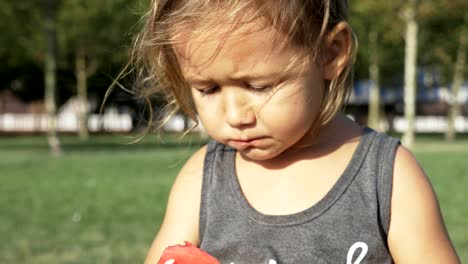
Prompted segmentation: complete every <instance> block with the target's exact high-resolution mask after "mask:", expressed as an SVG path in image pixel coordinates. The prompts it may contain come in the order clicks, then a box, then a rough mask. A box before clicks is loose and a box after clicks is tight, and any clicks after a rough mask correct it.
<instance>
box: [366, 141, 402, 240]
mask: <svg viewBox="0 0 468 264" xmlns="http://www.w3.org/2000/svg"><path fill="white" fill-rule="evenodd" d="M399 145H400V140H399V139H397V138H394V137H390V136H388V135H386V134H383V133H377V135H376V138H375V140H374V142H373V146H372V147H371V149H370V154H371V156H373V157H375V163H376V167H377V179H376V180H377V186H376V187H377V199H378V205H379V220H380V224H381V225H382V229H383V230H382V231H383V232H384V234H385V235H386V236H388V229H389V226H390V214H391V198H392V187H393V167H394V164H395V156H396V151H397V149H398V146H399Z"/></svg>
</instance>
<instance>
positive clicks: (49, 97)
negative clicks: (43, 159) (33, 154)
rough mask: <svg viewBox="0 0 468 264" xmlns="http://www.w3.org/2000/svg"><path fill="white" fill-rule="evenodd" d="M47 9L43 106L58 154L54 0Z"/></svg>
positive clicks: (50, 141) (51, 144)
mask: <svg viewBox="0 0 468 264" xmlns="http://www.w3.org/2000/svg"><path fill="white" fill-rule="evenodd" d="M46 8H47V10H45V13H46V16H45V40H46V56H45V65H44V66H45V71H44V75H45V76H44V81H45V106H46V110H47V114H48V116H49V124H48V127H47V139H48V144H49V147H50V151H51V153H52V155H54V156H59V155H61V154H62V149H61V147H60V141H59V138H58V136H57V114H56V109H57V107H56V103H55V90H56V50H55V49H56V39H57V32H56V26H55V22H56V21H55V20H56V19H55V18H56V16H55V11H56V4H55V1H54V0H48V1H47V6H46Z"/></svg>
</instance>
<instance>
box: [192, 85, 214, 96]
mask: <svg viewBox="0 0 468 264" xmlns="http://www.w3.org/2000/svg"><path fill="white" fill-rule="evenodd" d="M195 90H197V91H198V92H199V93H200V95H201V96H208V95H212V94H214V93H216V92H218V91H219V86H213V87H209V88H195Z"/></svg>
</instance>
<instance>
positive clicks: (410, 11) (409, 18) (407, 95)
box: [402, 0, 418, 148]
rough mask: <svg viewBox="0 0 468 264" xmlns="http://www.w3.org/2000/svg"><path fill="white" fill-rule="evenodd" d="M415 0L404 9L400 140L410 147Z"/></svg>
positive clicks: (413, 79) (412, 137)
mask: <svg viewBox="0 0 468 264" xmlns="http://www.w3.org/2000/svg"><path fill="white" fill-rule="evenodd" d="M415 9H416V0H410V1H409V3H408V5H407V6H406V10H405V14H404V16H405V21H406V36H405V88H404V89H405V91H404V103H405V119H406V122H407V127H406V131H405V133H404V135H403V139H402V142H403V144H404V145H405V146H406V147H408V148H412V147H413V143H414V119H415V113H416V104H415V102H416V68H417V65H416V63H417V52H418V23H417V21H416V14H415V13H416V11H415Z"/></svg>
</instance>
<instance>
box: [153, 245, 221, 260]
mask: <svg viewBox="0 0 468 264" xmlns="http://www.w3.org/2000/svg"><path fill="white" fill-rule="evenodd" d="M158 264H221V263H220V262H219V261H218V260H217V259H215V258H214V257H213V256H211V255H210V254H208V253H206V252H205V251H203V250H201V249H199V248H197V247H196V246H194V245H192V244H190V243H189V242H187V241H185V245H183V246H181V245H175V246H170V247H168V248H166V249H165V250H164V252H163V255H162V256H161V258H160V259H159V261H158Z"/></svg>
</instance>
